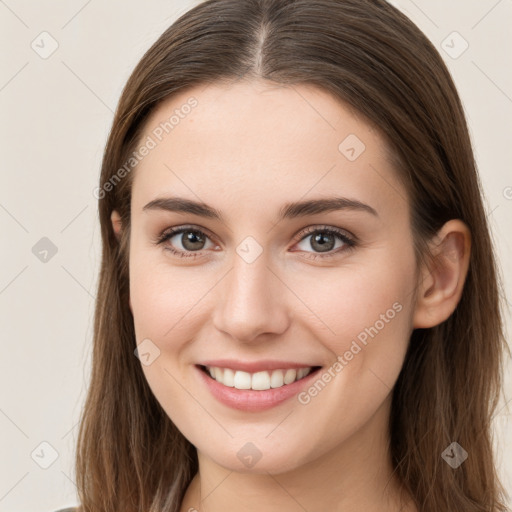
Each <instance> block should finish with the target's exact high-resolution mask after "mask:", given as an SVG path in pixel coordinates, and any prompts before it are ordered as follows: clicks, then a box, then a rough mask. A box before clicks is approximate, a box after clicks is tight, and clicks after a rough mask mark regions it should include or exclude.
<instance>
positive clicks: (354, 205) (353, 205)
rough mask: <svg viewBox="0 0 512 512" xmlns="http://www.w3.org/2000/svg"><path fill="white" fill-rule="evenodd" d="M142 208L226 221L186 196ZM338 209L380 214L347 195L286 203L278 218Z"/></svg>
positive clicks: (163, 199)
mask: <svg viewBox="0 0 512 512" xmlns="http://www.w3.org/2000/svg"><path fill="white" fill-rule="evenodd" d="M142 210H143V211H149V210H165V211H169V212H182V213H190V214H192V215H198V216H200V217H206V218H209V219H216V220H219V221H221V222H224V217H223V215H222V214H221V213H220V211H219V210H217V209H215V208H213V207H212V206H209V205H207V204H205V203H202V202H198V201H192V200H191V199H186V198H184V197H162V198H157V199H153V200H152V201H150V202H149V203H148V204H147V205H146V206H144V208H142ZM338 210H353V211H362V212H367V213H370V214H372V215H374V216H375V217H378V216H379V214H378V213H377V211H376V210H375V209H374V208H372V207H371V206H369V205H367V204H365V203H362V202H361V201H358V200H356V199H349V198H346V197H328V198H321V199H310V200H306V201H297V202H293V203H286V204H285V205H284V206H283V207H282V208H281V209H280V211H279V218H278V220H279V221H281V220H284V219H295V218H298V217H307V216H308V215H316V214H319V213H327V212H332V211H338Z"/></svg>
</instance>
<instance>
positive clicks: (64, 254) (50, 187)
mask: <svg viewBox="0 0 512 512" xmlns="http://www.w3.org/2000/svg"><path fill="white" fill-rule="evenodd" d="M196 3H197V2H191V1H185V0H180V1H178V0H173V1H163V0H153V1H149V2H142V1H139V2H135V1H133V0H131V1H128V2H127V1H121V0H109V1H108V2H107V1H103V2H100V1H99V0H89V1H87V0H76V1H75V0H73V1H68V2H65V3H64V2H59V1H56V0H50V1H46V2H36V1H32V2H31V1H23V0H5V1H4V0H0V34H1V36H0V37H1V41H2V49H3V51H2V61H1V64H0V106H1V112H2V116H1V120H2V121H1V133H0V141H1V153H0V156H1V159H2V163H1V169H2V174H1V182H2V186H1V188H0V225H1V237H2V252H1V255H2V256H1V257H2V264H1V266H0V311H1V319H2V323H1V342H2V357H1V359H0V365H1V366H0V379H1V381H0V389H1V394H0V429H1V430H0V431H1V436H0V449H1V468H0V511H9V512H20V511H24V512H27V511H32V512H44V511H52V510H55V509H57V508H59V507H62V506H65V505H74V504H76V503H77V499H76V494H75V491H76V488H75V484H74V472H73V455H74V446H75V441H76V433H77V428H76V426H77V421H78V418H79V414H80V409H81V406H82V403H83V400H84V398H85V394H86V389H87V385H88V376H89V370H90V358H91V338H92V319H93V311H94V295H95V291H96V283H97V272H98V268H99V262H100V247H101V246H100V237H99V224H98V222H97V211H96V208H97V201H96V199H95V198H94V197H93V194H92V191H93V189H94V188H95V187H96V186H97V182H98V177H99V169H100V160H101V156H102V151H103V148H104V144H105V142H106V137H107V134H108V130H109V129H110V125H111V121H112V115H113V110H114V108H115V106H116V103H117V100H118V98H119V95H120V93H121V89H122V87H123V85H124V83H125V81H126V79H127V78H128V76H129V74H130V72H131V70H132V69H133V67H134V66H135V64H136V63H137V61H138V60H139V59H140V57H141V56H142V54H143V53H144V51H145V50H147V49H148V48H149V46H150V45H151V44H152V43H153V42H154V41H155V40H156V38H157V37H158V36H159V35H160V34H161V33H162V32H163V31H164V30H165V29H166V28H167V27H168V26H169V25H170V24H171V23H172V22H173V21H174V20H175V19H176V18H177V17H178V16H179V15H181V14H182V13H183V12H185V11H186V10H188V9H189V8H190V7H191V6H192V5H195V4H196ZM392 3H394V4H396V5H398V6H399V8H400V9H401V10H402V11H403V12H405V13H406V14H407V15H408V16H409V17H410V18H411V19H412V20H413V21H414V22H415V23H416V24H417V25H418V26H419V27H420V28H421V29H422V30H423V31H424V32H425V33H426V34H427V36H428V37H429V38H430V39H431V41H432V42H433V43H434V44H435V46H436V47H437V48H438V49H439V50H440V52H441V54H442V55H443V57H444V59H445V61H446V63H447V64H448V66H449V69H450V71H451V73H452V75H453V77H454V80H455V82H456V85H457V87H458V90H459V93H460V96H461V98H462V101H463V103H464V106H465V110H466V113H467V117H468V121H469V124H470V129H471V136H472V139H473V143H474V149H475V154H476V158H477V162H478V164H479V169H480V174H481V178H482V181H483V185H484V189H485V194H486V206H487V211H488V216H489V219H490V221H491V225H492V229H493V231H494V237H495V240H496V244H497V248H498V251H499V257H500V259H501V265H502V269H503V275H504V284H505V291H506V293H507V296H508V297H510V296H511V295H510V291H511V284H512V257H511V247H510V238H509V236H507V235H506V233H507V232H508V233H509V234H510V220H511V213H512V175H511V172H510V163H511V146H512V144H511V141H512V137H511V136H512V127H511V124H512V123H511V119H512V99H511V98H512V72H511V69H512V67H511V62H510V58H509V55H510V48H512V31H511V30H510V27H511V26H512V25H511V20H512V1H511V0H500V1H497V0H471V1H467V0H464V1H463V0H457V1H450V2H446V1H445V0H415V1H414V2H413V1H411V0H400V1H399V2H392ZM44 31H47V32H48V33H49V34H50V35H51V36H47V35H41V33H42V32H44ZM454 31H456V32H458V33H459V34H460V36H461V37H462V38H463V39H461V38H460V37H459V36H457V35H454V34H453V32H454ZM52 38H53V39H54V40H55V41H56V42H57V44H58V48H57V49H56V51H55V52H54V53H53V54H52V55H50V56H47V55H46V54H45V52H49V51H50V50H51V49H52V48H51V45H52V44H55V43H52ZM464 40H465V41H467V43H468V44H469V47H468V49H467V50H466V51H465V52H464V53H462V54H460V55H458V54H459V53H460V52H461V50H463V49H464ZM443 41H444V43H443ZM31 45H32V46H33V47H34V48H33V47H32V46H31ZM447 52H448V53H447ZM450 53H451V55H450ZM41 55H42V56H41ZM42 57H47V58H42ZM454 57H456V58H454ZM446 122H447V123H449V122H450V120H449V119H447V120H446ZM507 225H508V226H509V228H507ZM43 237H47V238H48V239H50V240H51V241H52V243H53V244H54V245H55V246H56V248H57V252H56V254H55V255H53V256H52V255H51V253H49V254H48V255H47V260H48V261H46V262H42V261H41V260H40V259H38V257H36V255H35V254H34V253H33V251H32V248H33V247H34V245H35V244H36V243H38V242H39V240H40V239H41V238H43ZM36 247H37V246H36ZM39 256H40V257H44V253H43V254H40V255H39ZM510 320H511V319H510V317H509V316H507V329H508V332H509V333H510V332H511V330H510V326H511V321H510ZM507 364H508V366H507V380H506V397H507V398H506V399H504V400H502V402H501V403H502V405H500V407H499V409H500V411H499V413H498V415H497V416H496V421H495V428H496V452H497V456H498V462H499V470H500V474H501V475H502V478H503V481H504V483H505V485H506V487H507V489H508V492H509V493H510V494H512V422H511V415H510V404H509V406H508V407H504V405H505V403H506V402H507V401H508V400H509V399H511V398H512V393H511V382H512V379H511V365H510V362H508V363H507ZM511 403H512V402H511ZM42 442H47V443H49V444H50V445H51V446H52V447H53V449H54V450H55V451H56V454H58V456H57V458H56V459H55V461H53V463H52V464H51V465H50V466H49V467H48V468H47V469H43V468H42V467H41V464H42V465H47V464H50V463H51V462H52V460H53V459H52V451H51V449H50V448H49V447H48V446H46V445H43V446H41V445H40V443H42ZM469 452H470V451H469ZM31 454H32V455H31ZM469 457H471V452H470V453H469Z"/></svg>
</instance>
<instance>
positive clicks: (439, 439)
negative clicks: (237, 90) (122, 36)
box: [76, 0, 507, 512]
mask: <svg viewBox="0 0 512 512" xmlns="http://www.w3.org/2000/svg"><path fill="white" fill-rule="evenodd" d="M240 77H244V78H249V79H251V78H257V79H266V80H271V81H273V82H275V83H279V84H289V85H293V84H302V83H303V84H313V85H315V86H317V87H319V88H322V89H323V90H325V91H328V92H330V93H332V94H334V95H336V97H337V98H339V99H340V100H341V101H343V102H344V103H345V105H349V106H350V107H351V108H353V109H354V111H355V112H357V113H358V115H362V116H363V118H364V119H365V120H367V122H368V123H371V124H372V125H373V126H375V127H376V129H378V130H379V133H380V134H381V136H382V137H383V138H384V139H385V140H386V141H387V143H388V147H389V149H390V151H391V154H392V157H393V160H394V163H395V167H396V169H397V172H399V174H400V176H401V178H402V179H403V182H404V184H405V186H406V189H407V193H408V195H409V199H410V204H411V205H412V211H411V225H412V228H413V232H414V239H415V248H416V250H417V251H419V255H420V256H422V255H424V254H425V252H424V249H425V242H426V241H427V240H429V239H430V238H431V237H432V236H433V235H434V234H435V233H436V231H437V230H438V229H439V228H440V227H441V226H442V225H443V224H444V223H445V222H446V221H448V220H450V219H455V218H456V219H461V220H463V221H464V222H465V223H466V224H467V226H468V227H469V229H470V231H471V234H472V254H471V260H470V266H469V271H468V275H467V279H466V283H465V286H464V290H463V294H462V297H461V300H460V302H459V304H458V306H457V308H456V310H455V312H454V313H453V314H452V315H451V317H450V318H449V319H448V320H446V321H445V322H443V323H442V324H441V325H438V326H436V327H434V328H431V329H416V330H414V331H413V334H412V336H411V340H410V345H409V349H408V352H407V355H406V359H405V362H404V365H403V368H402V371H401V373H400V375H399V377H398V381H397V382H396V385H395V387H394V390H393V401H392V410H391V417H390V425H389V429H390V438H391V455H392V462H393V465H394V468H395V472H396V474H397V475H398V477H399V478H400V480H401V481H402V482H403V484H404V486H405V488H406V489H407V490H408V492H409V493H410V495H411V496H412V498H413V500H414V502H415V503H416V505H417V507H418V510H419V511H422V512H439V511H446V512H448V511H464V512H472V511H475V512H476V511H482V512H484V511H485V512H501V511H505V510H506V507H505V505H504V503H503V501H502V500H503V496H504V494H503V493H504V490H503V488H502V486H501V484H500V482H499V479H498V477H497V472H496V468H495V463H494V458H493V448H492V437H491V431H492V418H493V414H494V411H495V409H496V406H497V402H498V398H499V393H500V391H501V385H502V364H503V355H504V350H505V348H506V346H507V345H506V342H505V340H504V336H503V327H502V312H501V310H500V308H501V307H502V302H501V293H502V292H501V286H500V284H499V283H500V281H499V274H498V270H497V265H496V262H495V255H494V250H493V244H492V240H491V237H490V234H489V227H488V224H487V219H486V213H485V210H484V207H483V202H482V197H481V194H482V192H481V185H480V182H479V178H478V175H477V172H476V165H475V161H474V155H473V151H472V147H471V142H470V137H469V134H468V128H467V124H466V119H465V116H464V111H463V107H462V105H461V102H460V99H459V97H458V94H457V91H456V88H455V85H454V83H453V81H452V79H451V77H450V74H449V71H448V70H447V68H446V66H445V64H444V63H443V60H442V58H441V57H440V55H439V53H438V52H437V50H436V49H435V48H434V46H433V45H432V44H431V43H430V41H429V40H428V39H427V37H426V36H425V35H424V34H423V33H422V32H421V31H420V30H419V29H418V28H417V27H416V26H415V25H414V24H413V23H412V22H411V21H410V20H409V19H408V18H407V17H406V16H405V15H403V14H402V13H401V12H400V11H398V10H397V9H395V8H394V7H392V6H391V5H389V4H388V3H387V2H385V1H384V0H207V1H204V2H202V3H200V4H199V5H197V6H195V7H194V8H192V9H191V10H189V11H188V12H187V13H185V14H184V15H182V16H181V17H180V18H179V19H178V20H177V21H176V22H175V23H174V24H173V25H172V26H170V27H169V28H168V29H167V30H166V31H165V32H164V33H163V34H162V35H161V37H160V38H159V39H158V40H157V41H156V42H155V44H154V45H153V46H152V47H151V48H150V49H149V50H148V52H147V53H146V54H145V55H144V57H143V58H142V59H141V61H140V62H139V64H138V65H137V66H136V68H135V70H134V71H133V73H132V75H131V76H130V78H129V80H128V82H127V84H126V87H125V89H124V91H123V93H122V96H121V98H120V101H119V104H118V107H117V111H116V113H115V117H114V121H113V126H112V130H111V132H110V136H109V139H108V143H107V145H106V148H105V153H104V158H103V163H102V170H101V178H100V184H99V189H98V191H97V197H98V198H99V217H100V223H101V234H102V243H103V246H102V247H103V253H102V264H101V273H100V278H99V287H98V294H97V303H96V312H95V324H94V347H93V359H92V375H91V383H90V387H89V390H88V395H87V399H86V402H85V406H84V409H83V413H82V419H81V424H80V430H79V435H78V446H77V455H76V476H77V486H78V490H79V498H80V501H81V509H80V510H82V511H84V512H93V511H94V512H100V511H101V512H119V511H123V512H135V511H137V512H141V511H151V512H157V511H158V512H178V511H179V509H180V506H181V501H182V498H183V495H184V493H185V490H186V488H187V486H188V484H189V483H190V481H191V479H192V478H193V476H194V474H195V473H196V472H197V470H198V461H197V454H196V450H195V448H194V446H193V445H192V444H191V443H190V442H189V441H188V440H187V439H186V438H185V437H184V436H183V435H182V434H181V432H179V431H178V429H177V428H176V427H175V425H174V424H173V423H172V422H171V420H170V419H169V417H168V416H167V414H166V413H165V412H164V410H163V409H162V408H161V406H160V405H159V403H158V402H157V400H156V399H155V397H154V396H153V394H152V392H151V390H150V388H149V386H148V384H147V382H146V380H145V377H144V375H143V372H142V370H141V365H140V362H139V361H138V359H137V358H136V357H135V356H134V349H135V347H136V341H135V334H134V326H133V317H132V314H131V311H130V308H129V274H128V259H129V254H128V247H129V244H128V242H129V232H130V229H129V228H130V200H131V183H132V177H133V173H134V172H136V170H134V171H132V172H129V171H128V172H126V169H125V172H124V173H121V172H120V169H121V168H122V166H123V165H124V164H125V162H127V161H128V159H129V156H130V154H132V152H133V151H134V149H135V148H136V146H137V144H138V143H139V137H140V135H141V131H142V129H143V128H144V122H145V121H146V120H147V119H148V115H149V114H150V113H151V112H152V111H154V109H155V108H157V106H158V105H159V103H160V101H161V100H163V99H164V98H168V97H170V96H171V95H172V94H174V93H176V92H178V91H182V90H184V89H185V88H189V87H192V86H194V85H200V84H208V83H213V82H218V81H221V80H237V79H239V78H240ZM120 176H121V178H120ZM109 183H110V185H109ZM114 209H115V210H117V211H118V212H119V213H120V215H121V219H122V223H123V231H122V236H121V239H120V240H118V239H117V238H116V236H115V234H114V231H113V228H112V225H111V219H110V216H111V213H112V211H113V210H114ZM452 441H456V442H457V443H459V444H460V445H461V446H462V447H463V448H464V449H465V450H466V451H467V452H468V453H469V457H468V458H467V460H466V461H465V462H464V463H463V464H462V465H460V466H459V467H458V468H457V469H456V470H454V469H453V468H452V467H450V466H449V465H448V464H447V463H446V462H445V461H444V460H443V459H442V458H441V454H442V452H443V451H444V450H445V448H446V447H447V446H448V445H449V444H450V443H451V442H452Z"/></svg>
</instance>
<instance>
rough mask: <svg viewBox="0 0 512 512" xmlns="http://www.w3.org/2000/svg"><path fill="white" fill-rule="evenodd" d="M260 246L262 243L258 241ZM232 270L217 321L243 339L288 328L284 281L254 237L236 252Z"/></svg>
mask: <svg viewBox="0 0 512 512" xmlns="http://www.w3.org/2000/svg"><path fill="white" fill-rule="evenodd" d="M258 245H259V244H258ZM232 261H233V265H232V268H231V270H230V271H229V272H228V274H227V275H226V277H225V279H224V280H223V281H224V283H223V286H222V287H221V288H220V289H219V291H220V296H219V299H218V301H217V303H216V305H215V313H214V324H215V326H216V327H217V329H219V330H221V331H224V332H225V333H227V334H229V335H231V336H232V337H233V338H236V339H237V340H239V341H250V340H252V339H254V338H256V337H258V336H259V335H260V334H262V333H278V334H279V333H282V332H284V330H286V328H287V324H288V315H287V314H286V297H284V296H283V293H282V291H280V288H283V284H282V283H281V282H280V280H279V279H278V278H277V277H276V276H275V275H274V274H273V272H272V271H271V269H270V268H269V267H270V261H269V257H268V254H267V253H266V252H265V251H263V248H261V246H259V247H258V246H257V245H256V244H255V243H254V241H253V240H246V241H244V242H242V243H241V244H240V245H239V246H238V247H237V250H236V254H234V255H233V260H232Z"/></svg>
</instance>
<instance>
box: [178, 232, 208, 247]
mask: <svg viewBox="0 0 512 512" xmlns="http://www.w3.org/2000/svg"><path fill="white" fill-rule="evenodd" d="M184 236H185V239H184V241H183V246H184V247H185V248H187V249H198V247H196V245H195V244H198V243H199V244H201V243H203V242H204V240H203V239H202V238H201V236H199V235H198V233H196V232H194V231H187V232H186V233H184ZM189 244H191V247H190V246H189V247H187V246H188V245H189Z"/></svg>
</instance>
